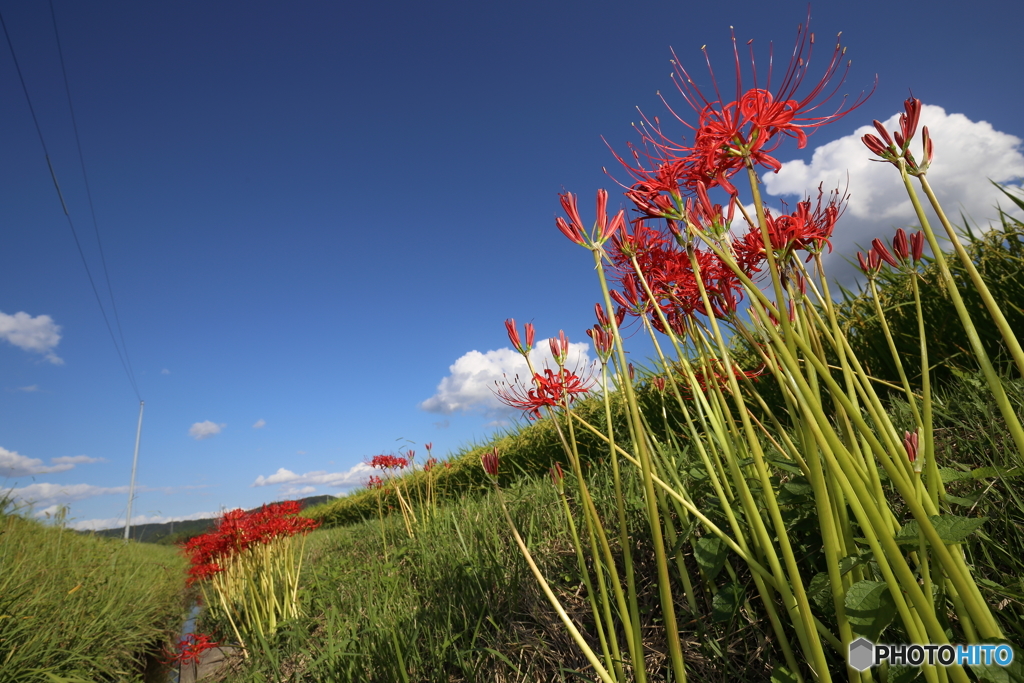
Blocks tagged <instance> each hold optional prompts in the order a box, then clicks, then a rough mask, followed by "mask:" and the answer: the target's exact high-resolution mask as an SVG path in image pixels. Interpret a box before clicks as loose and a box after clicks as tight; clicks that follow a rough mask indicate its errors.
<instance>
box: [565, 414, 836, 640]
mask: <svg viewBox="0 0 1024 683" xmlns="http://www.w3.org/2000/svg"><path fill="white" fill-rule="evenodd" d="M573 417H574V418H576V421H577V422H579V423H580V424H582V425H583V426H584V427H585V428H586V429H588V430H589V431H590V432H591V433H592V434H594V436H596V437H598V438H599V439H606V437H605V436H604V434H602V433H601V431H600V430H599V429H597V427H594V426H593V425H591V424H589V423H588V422H587V421H586V420H584V419H583V418H582V417H580V416H579V415H577V414H575V413H573ZM615 448H616V450H617V451H618V453H619V454H620V455H622V457H623V458H625V459H626V460H627V461H629V462H630V463H632V464H633V465H634V466H635V467H636V468H637V469H639V468H640V461H639V460H637V459H636V458H634V457H633V456H632V455H630V454H629V453H627V452H626V451H624V450H622V448H620V447H619V446H616V447H615ZM653 479H654V483H655V484H657V485H658V486H659V487H661V488H662V489H663V490H664V491H665V493H667V494H668V495H669V496H671V497H672V498H673V499H674V500H675V501H677V502H678V503H679V504H680V505H682V506H683V507H684V508H686V511H687V512H689V513H690V514H691V515H693V516H694V517H696V518H697V520H698V521H699V522H700V523H701V524H702V525H703V526H704V528H705V529H707V530H708V531H710V532H711V533H713V534H714V535H715V536H717V537H718V538H720V539H722V542H723V543H725V544H726V545H727V546H729V549H730V550H732V551H733V552H734V553H736V555H738V556H739V558H740V559H741V560H743V561H744V562H746V563H747V566H748V567H750V570H751V571H752V572H754V574H755V575H756V576H759V577H761V578H762V579H763V580H764V581H765V583H767V584H768V585H769V586H771V587H772V588H774V589H775V590H777V591H779V593H780V594H783V595H785V584H784V583H780V582H779V581H777V580H776V578H775V575H774V574H772V572H771V571H770V570H769V569H768V568H766V567H765V566H764V565H762V564H761V563H760V562H758V561H757V560H756V559H755V558H754V557H753V556H752V555H751V554H750V552H749V551H748V550H746V549H745V548H743V547H741V546H740V545H739V544H738V543H737V542H736V541H735V540H733V539H732V537H730V536H729V535H728V534H726V533H725V532H724V531H722V529H721V528H719V527H718V525H717V524H715V523H714V522H712V521H711V520H710V519H709V518H708V517H707V516H706V515H704V513H703V512H701V511H700V508H698V507H697V506H696V505H694V504H693V502H692V501H690V500H687V499H686V498H685V497H684V496H682V495H681V494H679V492H677V491H676V490H675V489H673V488H672V486H671V485H669V484H667V483H666V482H664V481H662V480H661V479H660V478H658V477H653ZM790 595H792V594H791V593H790ZM814 626H815V628H816V629H817V630H818V633H820V634H821V636H822V637H823V638H824V639H825V640H826V641H827V642H828V644H829V645H831V646H832V648H833V649H834V650H835V651H836V652H839V653H842V652H845V650H844V649H843V644H842V642H840V641H839V639H838V638H836V637H835V636H834V635H833V634H832V633H831V632H830V631H829V630H828V627H827V626H825V625H824V624H822V623H821V621H819V620H818V618H817V617H814Z"/></svg>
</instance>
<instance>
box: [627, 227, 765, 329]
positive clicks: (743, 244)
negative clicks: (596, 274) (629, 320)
mask: <svg viewBox="0 0 1024 683" xmlns="http://www.w3.org/2000/svg"><path fill="white" fill-rule="evenodd" d="M751 234H753V233H751ZM620 238H621V239H620ZM735 250H736V252H737V259H736V260H737V263H739V264H740V265H741V267H744V268H745V270H746V273H745V274H746V275H748V277H750V276H753V275H754V274H755V273H756V272H758V271H759V270H760V268H759V266H760V264H761V263H763V247H762V246H761V244H760V241H754V240H744V241H737V243H736V245H735ZM759 251H760V253H759ZM609 255H610V257H611V259H612V264H613V265H612V277H613V278H614V279H615V280H616V281H617V282H618V284H619V285H620V286H621V288H622V292H621V293H620V292H619V291H616V290H613V291H612V292H611V296H612V299H613V300H614V301H615V303H616V304H617V305H618V306H619V307H620V311H617V314H618V313H620V312H622V311H625V312H627V313H629V314H630V315H634V316H641V315H647V316H649V317H650V320H651V324H652V325H654V327H655V329H657V330H659V331H661V332H664V331H665V330H663V329H662V327H663V326H662V323H661V317H660V316H659V315H658V314H657V311H656V310H655V309H654V306H655V305H656V306H657V307H658V308H660V309H661V312H662V313H663V314H664V316H665V319H666V320H668V323H669V325H670V326H671V327H672V329H673V331H674V332H675V333H676V334H680V335H681V334H683V333H684V328H685V326H684V322H685V320H686V318H687V317H689V316H692V315H693V314H695V313H700V314H701V315H716V316H719V317H725V316H727V315H729V314H731V313H732V312H733V311H735V310H736V306H737V304H738V303H739V302H740V300H741V299H742V296H743V295H742V289H741V285H740V281H739V279H738V278H737V277H736V274H735V273H734V272H733V270H732V269H731V268H729V266H727V265H726V264H725V263H724V262H723V261H722V260H721V259H720V258H719V257H718V256H717V255H716V254H715V253H713V252H711V251H710V250H707V249H695V250H694V256H695V260H696V261H697V267H698V269H699V271H700V277H701V281H702V282H703V284H704V288H705V290H706V291H707V294H708V298H709V300H710V301H711V306H712V310H711V311H707V310H706V309H705V306H704V300H703V298H702V297H701V294H700V288H699V287H698V285H697V273H695V272H694V269H693V264H692V262H691V260H690V255H689V254H688V253H687V251H686V249H684V248H683V247H682V246H680V245H679V244H678V243H677V242H676V241H675V240H670V239H668V238H666V237H665V236H664V235H662V234H661V233H660V232H658V231H657V230H654V229H653V228H651V227H649V226H647V225H645V224H643V223H638V224H637V225H636V227H635V228H634V230H633V232H632V234H626V233H623V234H622V235H620V236H618V237H616V238H615V239H613V241H612V249H611V253H610V254H609ZM634 258H635V259H636V262H637V264H638V265H639V266H640V271H641V272H643V274H644V279H645V280H646V281H647V286H648V287H650V289H651V292H652V293H653V295H654V301H648V300H647V297H646V296H645V295H644V293H643V292H644V290H643V285H642V283H641V282H640V280H639V277H638V276H637V274H636V271H635V269H634V267H633V263H632V260H633V259H634Z"/></svg>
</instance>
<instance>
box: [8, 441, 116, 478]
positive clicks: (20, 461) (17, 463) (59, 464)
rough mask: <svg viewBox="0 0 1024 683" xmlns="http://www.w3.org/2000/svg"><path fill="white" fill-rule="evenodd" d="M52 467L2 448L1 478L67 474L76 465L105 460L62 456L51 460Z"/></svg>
mask: <svg viewBox="0 0 1024 683" xmlns="http://www.w3.org/2000/svg"><path fill="white" fill-rule="evenodd" d="M50 462H52V463H53V464H52V465H44V464H43V461H42V460H40V459H39V458H29V457H28V456H25V455H21V454H20V453H17V452H15V451H9V450H7V449H6V448H3V447H0V477H27V476H32V475H34V474H53V473H54V472H66V471H67V470H70V469H71V468H73V467H74V466H75V465H81V464H85V463H92V462H104V460H103V458H90V457H89V456H87V455H72V456H67V455H65V456H61V457H59V458H50Z"/></svg>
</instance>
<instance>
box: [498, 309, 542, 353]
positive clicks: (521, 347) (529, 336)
mask: <svg viewBox="0 0 1024 683" xmlns="http://www.w3.org/2000/svg"><path fill="white" fill-rule="evenodd" d="M505 329H506V330H508V340H509V341H510V342H512V348H514V349H515V350H516V351H518V352H519V353H521V354H523V355H524V356H526V355H528V354H529V353H530V351H532V350H533V340H534V336H535V334H534V329H533V323H526V325H525V326H524V328H523V329H524V330H525V331H526V344H523V343H522V341H520V337H519V329H518V328H517V327H516V319H515V318H509V319H508V320H506V321H505Z"/></svg>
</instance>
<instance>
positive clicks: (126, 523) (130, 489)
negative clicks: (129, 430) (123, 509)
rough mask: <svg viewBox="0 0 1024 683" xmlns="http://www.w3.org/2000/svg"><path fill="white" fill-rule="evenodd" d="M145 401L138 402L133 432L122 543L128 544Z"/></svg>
mask: <svg viewBox="0 0 1024 683" xmlns="http://www.w3.org/2000/svg"><path fill="white" fill-rule="evenodd" d="M145 405H146V402H145V401H139V427H138V429H137V430H135V457H134V458H132V483H131V485H130V486H129V487H128V516H127V517H126V518H125V520H124V541H125V543H127V542H128V531H129V530H130V529H131V528H132V500H133V499H134V498H135V470H136V469H137V468H138V466H139V439H140V438H142V408H143V407H144V406H145Z"/></svg>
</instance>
